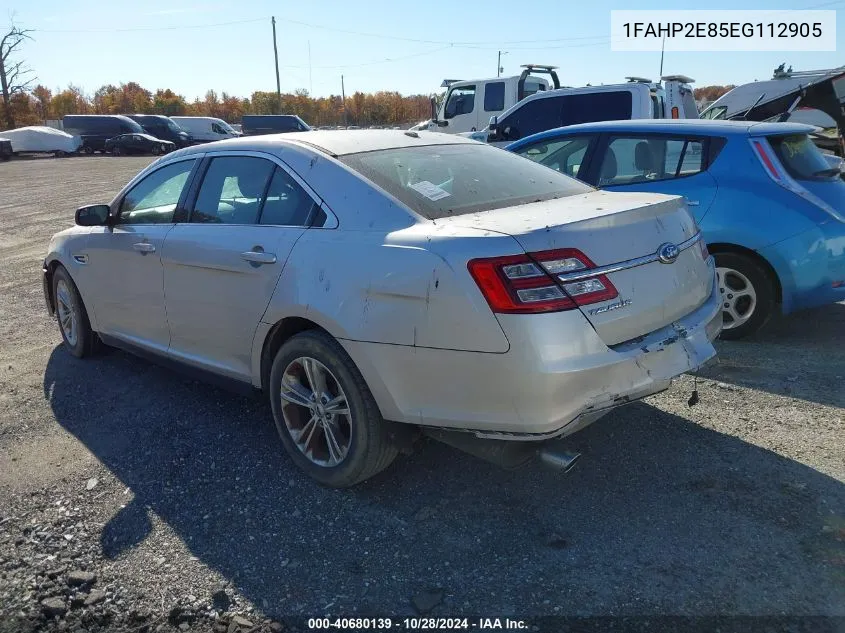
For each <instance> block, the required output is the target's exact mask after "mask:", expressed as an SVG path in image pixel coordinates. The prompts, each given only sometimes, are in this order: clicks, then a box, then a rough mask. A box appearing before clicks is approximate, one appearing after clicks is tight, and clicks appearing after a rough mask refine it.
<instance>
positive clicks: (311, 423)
mask: <svg viewBox="0 0 845 633" xmlns="http://www.w3.org/2000/svg"><path fill="white" fill-rule="evenodd" d="M318 426H319V424H317V416H316V415H312V416H311V419H310V420H308V422H307V423H306V425H305V426H303V427H302V431H301V432H300V435H299V437H300V438H302V436H306V437H305V440H304V441H303V442H301V445H302V450H303V451H307V450H308V447H309V446H310V445H311V440H313V439H314V432H315V431H316V430H317V427H318ZM311 450H312V452H313V449H311Z"/></svg>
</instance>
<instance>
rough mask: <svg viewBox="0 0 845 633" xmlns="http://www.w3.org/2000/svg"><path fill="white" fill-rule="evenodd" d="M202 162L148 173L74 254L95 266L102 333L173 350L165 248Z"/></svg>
mask: <svg viewBox="0 0 845 633" xmlns="http://www.w3.org/2000/svg"><path fill="white" fill-rule="evenodd" d="M196 163H197V160H196V159H195V158H191V159H186V160H180V161H175V162H171V163H168V164H167V165H163V166H162V167H160V168H158V169H156V170H155V171H152V172H150V173H149V174H147V175H146V176H144V177H143V178H142V179H141V180H139V181H138V182H137V183H136V184H135V185H133V186H132V187H131V188H130V189H129V190H128V191H127V192H126V194H125V195H123V196H122V197H121V198H120V199H119V200H118V201H116V202H115V204H114V205H113V206H112V217H113V218H114V219H113V221H112V223H111V225H109V226H104V227H94V228H93V229H92V231H91V234H90V236H89V239H88V243H87V246H86V249H85V252H84V253H81V254H79V255H74V257H77V258H79V257H81V258H82V261H84V264H85V266H86V267H87V268H88V270H89V277H90V279H91V282H92V283H91V287H92V288H94V289H95V291H94V293H93V309H94V312H95V315H96V317H97V327H98V329H99V331H100V332H101V333H103V334H107V335H112V336H115V337H117V338H119V339H122V340H125V341H127V342H130V343H134V344H137V345H140V346H142V347H145V348H150V349H152V350H156V351H160V352H165V351H166V350H167V347H168V345H169V343H170V332H169V328H168V324H167V316H166V312H165V307H164V291H163V272H162V264H161V251H162V245H163V243H164V238H165V237H166V236H167V234H168V232H170V230H171V229H172V228H173V226H174V214H175V212H176V209H177V207H179V205H180V204H182V203H183V201H184V195H185V193H186V190H187V183H188V182H189V180H190V176H191V173H192V170H193V168H194V166H195V165H196ZM77 261H80V260H79V259H77Z"/></svg>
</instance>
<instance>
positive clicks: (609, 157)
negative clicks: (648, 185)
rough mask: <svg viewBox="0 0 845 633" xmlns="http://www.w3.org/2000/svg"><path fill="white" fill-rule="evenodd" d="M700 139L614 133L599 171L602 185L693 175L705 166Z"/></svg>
mask: <svg viewBox="0 0 845 633" xmlns="http://www.w3.org/2000/svg"><path fill="white" fill-rule="evenodd" d="M704 156H705V152H704V145H703V142H702V141H701V140H700V139H678V138H666V137H660V136H633V137H615V138H612V139H611V140H610V143H609V144H608V146H607V150H606V152H605V154H604V158H603V160H602V166H601V171H600V173H599V186H600V187H613V186H620V185H632V184H636V183H640V182H656V181H659V180H668V179H671V178H680V177H685V176H693V175H695V174H698V173H700V172H701V171H703V170H704V169H705V166H706V165H705V160H704Z"/></svg>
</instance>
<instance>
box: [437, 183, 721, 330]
mask: <svg viewBox="0 0 845 633" xmlns="http://www.w3.org/2000/svg"><path fill="white" fill-rule="evenodd" d="M444 221H446V222H452V223H454V224H456V225H462V226H471V227H474V228H483V229H486V230H489V231H496V232H500V233H504V234H507V235H510V236H512V237H513V238H514V239H516V240H517V242H519V244H520V246H522V248H524V249H525V252H526V253H528V254H529V255H530V256H531V257H532V258H533V259H534V260H535V261H537V262H538V263H539V264H540V265H541V266H543V267H544V268H545V269H546V270H547V271H548V272H550V273H552V272H553V273H554V274H553V276H554V277H555V278H556V280H557V281H558V283H560V284H561V285H563V287H564V290H566V291H567V294H570V292H571V289H572V288H573V286H571V285H568V284H577V283H579V282H584V281H586V280H589V279H595V278H596V277H597V276H598V275H599V272H601V273H602V274H603V275H604V278H605V279H606V280H609V281H610V283H611V284H612V286H613V288H615V291H616V292H615V293H610V295H611V296H610V298H605V297H607V295H608V293H596V296H597V297H599V298H600V300H598V301H596V302H588V303H585V302H583V301H578V300H577V298H576V297H575V296H574V295H571V294H570V296H572V297H573V298H576V303H578V304H579V305H578V307H579V309H580V310H581V311H582V313H583V314H584V316H585V317H586V318H587V319H588V320H589V321H590V323H591V324H592V325H593V327H594V328H595V330H596V332H597V333H598V334H599V336H600V337H601V338H602V340H603V341H604V342H605V343H606V344H607V345H615V344H618V343H622V342H624V341H629V340H631V339H634V338H637V337H639V336H642V335H644V334H647V333H649V332H652V331H654V330H656V329H659V328H661V327H663V326H665V325H668V324H669V323H672V322H673V321H676V320H677V319H679V318H680V317H682V316H684V315H686V314H689V313H690V312H692V311H693V310H695V309H696V308H697V307H699V306H700V305H701V304H702V303H704V301H705V300H706V299H707V297H708V296H709V295H710V292H711V291H712V287H713V270H712V267H711V265H710V264H708V263H707V261H706V260H705V256H704V255H703V253H704V252H705V251H703V249H701V248H700V244H699V243H698V228H697V226H696V224H695V221H694V220H693V218H692V216H691V215H690V214H689V211H688V210H687V209H686V206H685V205H684V203H683V201H682V199H681V198H678V197H673V196H665V195H656V194H642V193H612V192H591V193H587V194H582V195H577V196H570V197H567V198H564V199H557V200H549V201H545V202H538V203H533V204H528V205H521V206H517V207H509V208H506V209H496V210H493V211H486V212H481V213H475V214H466V215H462V216H456V217H453V218H448V219H445V220H443V219H440V220H438V221H437V222H438V224H439V223H442V222H444ZM667 245H672V246H673V247H674V248H673V247H672V246H667ZM661 249H662V250H661ZM572 250H577V251H580V253H583V254H584V255H585V256H586V259H587V266H588V268H586V269H577V270H572V271H569V272H560V269H559V268H554V269H552V268H550V266H549V264H548V262H547V261H544V260H550V259H551V260H555V258H558V259H557V260H556V261H559V257H558V255H559V253H561V252H568V251H572ZM661 252H662V254H663V255H664V257H663V260H664V261H663V262H662V261H661V259H660V257H659V254H660V253H661ZM593 268H595V269H596V270H595V271H593V270H592V269H593Z"/></svg>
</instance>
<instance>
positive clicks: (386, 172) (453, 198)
mask: <svg viewBox="0 0 845 633" xmlns="http://www.w3.org/2000/svg"><path fill="white" fill-rule="evenodd" d="M340 160H341V161H342V162H344V163H346V164H347V165H348V166H349V167H351V168H352V169H354V170H355V171H357V172H358V173H360V174H361V175H362V176H364V177H365V178H367V179H369V180H370V181H372V182H373V183H375V184H376V185H378V186H379V187H381V188H382V189H384V190H385V191H387V192H388V193H389V194H391V195H392V196H394V197H395V198H397V199H398V200H399V201H400V202H402V203H403V204H404V205H406V206H407V207H408V208H410V209H412V210H413V211H415V212H416V213H418V214H420V215H422V216H423V217H425V218H428V219H430V220H436V219H438V218H443V217H448V216H453V215H463V214H466V213H474V212H478V211H488V210H491V209H500V208H504V207H512V206H517V205H521V204H530V203H532V202H540V201H543V200H551V199H554V198H564V197H567V196H572V195H576V194H580V193H586V192H589V191H592V187H590V186H588V185H585V184H583V183H581V182H578V181H577V180H575V179H573V178H568V177H567V176H564V175H563V174H561V173H558V172H555V171H554V170H551V169H547V168H545V167H543V166H542V165H538V164H537V163H534V162H531V161H530V160H525V159H524V158H522V157H521V156H518V155H516V154H513V153H511V152H505V151H502V150H501V149H498V148H496V147H491V146H490V145H482V144H480V143H467V144H463V143H461V144H456V145H428V146H421V147H403V148H396V149H387V150H379V151H373V152H363V153H360V154H349V155H346V156H341V157H340Z"/></svg>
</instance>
